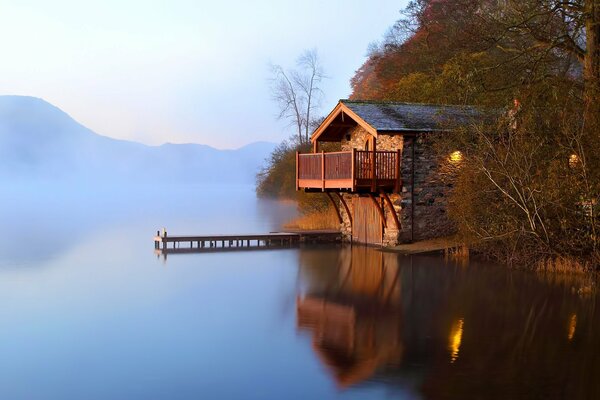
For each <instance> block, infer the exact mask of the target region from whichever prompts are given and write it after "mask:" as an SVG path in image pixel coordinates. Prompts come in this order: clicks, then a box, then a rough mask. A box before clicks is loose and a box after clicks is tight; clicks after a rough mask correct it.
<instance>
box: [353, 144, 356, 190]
mask: <svg viewBox="0 0 600 400" xmlns="http://www.w3.org/2000/svg"><path fill="white" fill-rule="evenodd" d="M355 190H356V148H355V147H353V148H352V191H353V192H354V191H355Z"/></svg>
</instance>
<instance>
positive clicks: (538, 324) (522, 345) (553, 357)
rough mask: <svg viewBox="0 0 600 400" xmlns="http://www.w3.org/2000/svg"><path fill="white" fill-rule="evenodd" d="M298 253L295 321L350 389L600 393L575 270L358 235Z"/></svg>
mask: <svg viewBox="0 0 600 400" xmlns="http://www.w3.org/2000/svg"><path fill="white" fill-rule="evenodd" d="M299 257H300V279H299V294H298V297H297V303H296V306H297V309H296V317H297V329H298V330H299V332H301V333H302V334H303V335H304V336H305V337H307V338H308V339H309V342H310V352H312V353H313V354H314V356H315V357H316V359H317V360H318V361H319V363H320V364H321V365H322V366H323V368H324V370H325V371H327V372H326V374H327V375H328V376H329V377H330V379H331V380H332V382H334V383H335V384H336V385H337V386H338V387H340V388H342V389H344V390H349V391H352V390H354V389H355V388H358V387H361V388H363V387H364V385H365V384H367V383H370V385H369V387H372V384H373V383H376V384H377V385H381V386H383V387H386V390H391V391H398V392H402V394H403V395H404V396H406V395H407V393H408V396H409V397H410V396H411V395H412V396H416V397H423V398H431V399H437V398H473V397H475V398H515V397H523V396H525V397H526V398H530V397H536V398H600V381H598V380H597V379H595V378H594V376H596V375H597V374H598V373H600V359H599V358H598V357H600V345H599V344H598V341H597V339H596V335H595V333H597V332H598V329H599V328H600V321H599V320H598V318H597V316H596V312H595V309H596V307H595V305H596V304H597V299H596V297H595V296H591V297H589V296H586V297H582V296H578V295H577V294H576V293H575V292H574V291H573V290H572V287H573V286H574V285H576V283H574V282H573V281H572V280H571V279H570V278H566V277H563V278H561V279H551V280H548V279H546V278H547V277H544V276H539V275H536V274H533V273H532V274H528V273H523V272H515V271H510V270H508V269H506V268H504V267H498V266H493V265H486V264H482V263H477V262H473V261H471V262H470V263H469V264H468V265H466V266H464V265H460V264H458V263H457V264H454V263H452V262H449V261H444V260H442V259H440V258H438V257H402V256H399V255H396V254H394V253H385V252H381V251H378V250H376V249H373V248H367V247H357V246H354V247H348V248H344V249H342V250H341V251H340V250H336V251H324V250H319V251H317V250H315V251H310V250H304V251H302V252H300V254H299ZM573 279H577V278H573ZM565 327H567V334H566V335H565Z"/></svg>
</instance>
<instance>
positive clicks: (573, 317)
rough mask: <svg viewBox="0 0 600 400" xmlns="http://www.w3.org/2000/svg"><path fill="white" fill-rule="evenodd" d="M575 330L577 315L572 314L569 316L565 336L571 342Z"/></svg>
mask: <svg viewBox="0 0 600 400" xmlns="http://www.w3.org/2000/svg"><path fill="white" fill-rule="evenodd" d="M576 328H577V314H573V315H571V318H570V319H569V334H568V335H567V337H568V338H569V340H573V337H574V336H575V329H576Z"/></svg>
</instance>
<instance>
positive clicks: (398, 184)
mask: <svg viewBox="0 0 600 400" xmlns="http://www.w3.org/2000/svg"><path fill="white" fill-rule="evenodd" d="M401 156H402V153H401V152H400V149H398V150H396V193H400V191H401V190H402V180H401V179H400V157H401Z"/></svg>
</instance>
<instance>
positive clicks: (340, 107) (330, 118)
mask: <svg viewBox="0 0 600 400" xmlns="http://www.w3.org/2000/svg"><path fill="white" fill-rule="evenodd" d="M342 113H343V114H342ZM340 114H342V115H345V116H347V117H350V119H352V120H353V121H354V122H356V123H357V124H358V125H360V126H361V127H362V128H363V129H364V130H366V131H367V132H368V133H370V134H371V135H373V136H374V137H377V130H376V129H375V128H373V127H372V126H371V125H369V124H368V123H367V122H366V121H365V120H364V119H362V118H361V117H359V116H358V115H357V114H356V113H355V112H354V111H352V110H351V109H350V108H348V107H347V106H346V105H344V103H342V102H341V101H340V102H338V104H337V105H336V106H335V107H334V109H333V110H331V112H330V113H329V115H327V117H325V119H324V120H323V122H322V123H321V125H319V127H318V128H317V129H315V132H314V133H313V134H312V136H311V137H310V140H311V142H313V143H314V142H315V141H317V139H318V138H319V136H321V135H322V134H323V132H325V130H326V129H327V128H328V127H329V126H330V125H331V124H332V123H333V122H334V120H335V119H336V118H337V117H338V116H339V115H340ZM342 122H343V121H342Z"/></svg>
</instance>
